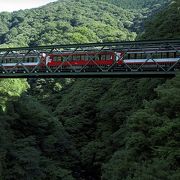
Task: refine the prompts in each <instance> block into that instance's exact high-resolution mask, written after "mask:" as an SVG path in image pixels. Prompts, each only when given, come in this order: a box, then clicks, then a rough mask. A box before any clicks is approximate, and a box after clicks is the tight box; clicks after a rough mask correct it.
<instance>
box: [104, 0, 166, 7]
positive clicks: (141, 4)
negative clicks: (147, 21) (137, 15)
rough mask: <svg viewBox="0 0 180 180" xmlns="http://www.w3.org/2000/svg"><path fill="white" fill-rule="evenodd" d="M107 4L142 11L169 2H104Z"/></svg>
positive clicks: (135, 0)
mask: <svg viewBox="0 0 180 180" xmlns="http://www.w3.org/2000/svg"><path fill="white" fill-rule="evenodd" d="M104 1H106V2H109V3H112V4H115V5H117V6H120V7H122V8H125V9H142V8H150V9H156V8H158V7H160V6H161V5H162V4H165V3H166V2H168V0H104Z"/></svg>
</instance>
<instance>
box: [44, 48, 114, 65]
mask: <svg viewBox="0 0 180 180" xmlns="http://www.w3.org/2000/svg"><path fill="white" fill-rule="evenodd" d="M114 59H115V53H114V52H109V51H107V52H95V53H94V52H88V53H86V52H76V53H62V54H58V53H57V54H50V55H49V56H48V60H47V61H48V66H50V67H57V66H63V67H68V66H79V67H80V66H85V65H88V66H93V65H99V66H108V65H112V64H113V63H114Z"/></svg>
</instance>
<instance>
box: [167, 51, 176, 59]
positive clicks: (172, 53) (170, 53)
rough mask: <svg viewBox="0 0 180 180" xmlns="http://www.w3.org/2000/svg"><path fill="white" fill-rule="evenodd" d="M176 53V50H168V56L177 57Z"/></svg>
mask: <svg viewBox="0 0 180 180" xmlns="http://www.w3.org/2000/svg"><path fill="white" fill-rule="evenodd" d="M175 57H176V54H175V52H168V58H175Z"/></svg>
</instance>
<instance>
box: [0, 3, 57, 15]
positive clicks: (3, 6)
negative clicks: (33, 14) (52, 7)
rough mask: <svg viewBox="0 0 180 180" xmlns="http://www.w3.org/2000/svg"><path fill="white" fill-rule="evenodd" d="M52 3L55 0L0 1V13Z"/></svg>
mask: <svg viewBox="0 0 180 180" xmlns="http://www.w3.org/2000/svg"><path fill="white" fill-rule="evenodd" d="M53 1H56V0H0V12H2V11H9V12H12V11H17V10H20V9H30V8H36V7H39V6H42V5H45V4H47V3H49V2H53Z"/></svg>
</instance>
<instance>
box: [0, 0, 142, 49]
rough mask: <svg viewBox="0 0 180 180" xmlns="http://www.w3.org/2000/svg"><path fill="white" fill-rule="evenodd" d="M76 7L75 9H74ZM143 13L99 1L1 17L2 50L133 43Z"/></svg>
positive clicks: (65, 2) (60, 4) (64, 2)
mask: <svg viewBox="0 0 180 180" xmlns="http://www.w3.org/2000/svg"><path fill="white" fill-rule="evenodd" d="M72 7H73V8H72ZM137 18H138V19H139V20H141V19H142V18H143V17H142V18H141V15H140V13H137V12H133V11H130V10H123V9H122V8H120V7H117V6H115V5H112V4H109V3H106V2H101V1H99V2H98V3H96V1H93V0H91V1H88V0H79V1H75V0H74V1H70V0H61V1H58V2H55V3H51V4H49V5H47V6H43V7H42V8H37V9H32V10H25V11H18V12H14V13H12V14H10V13H6V12H4V13H1V14H0V42H1V46H31V45H47V44H68V43H78V42H101V41H114V40H115V41H119V40H133V39H135V37H136V33H135V32H131V31H130V28H131V26H132V25H133V21H134V19H137Z"/></svg>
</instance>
